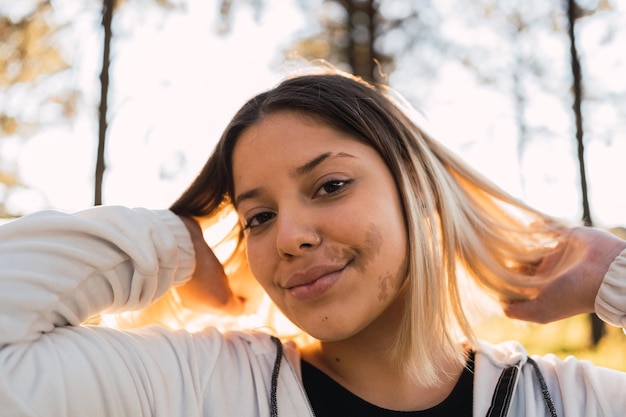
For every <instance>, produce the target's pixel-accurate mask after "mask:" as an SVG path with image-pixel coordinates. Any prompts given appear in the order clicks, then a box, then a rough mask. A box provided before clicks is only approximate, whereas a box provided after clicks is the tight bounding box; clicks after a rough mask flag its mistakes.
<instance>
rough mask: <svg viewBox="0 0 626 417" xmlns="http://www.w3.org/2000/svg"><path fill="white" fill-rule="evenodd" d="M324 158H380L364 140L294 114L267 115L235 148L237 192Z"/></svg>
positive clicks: (243, 136) (234, 171)
mask: <svg viewBox="0 0 626 417" xmlns="http://www.w3.org/2000/svg"><path fill="white" fill-rule="evenodd" d="M324 154H329V155H338V154H350V155H354V156H355V157H359V158H365V159H367V158H373V157H374V158H375V157H377V153H376V151H375V150H374V149H373V148H372V147H370V146H369V145H367V144H366V143H364V142H363V141H362V140H359V139H357V138H355V137H354V136H351V135H349V134H346V133H343V132H341V131H339V130H337V129H334V128H332V127H330V126H329V125H327V124H326V123H323V122H320V121H318V120H316V119H314V118H312V117H308V116H305V115H302V114H299V113H294V112H280V113H274V114H271V115H268V116H266V117H264V118H263V119H261V120H260V121H258V122H256V123H255V124H253V125H252V126H250V127H248V128H247V129H246V130H244V132H243V133H242V134H241V136H240V137H239V138H238V140H237V143H236V144H235V147H234V149H233V156H232V169H233V181H234V185H235V188H239V187H238V186H240V185H241V184H242V183H247V182H249V181H253V180H267V179H270V178H271V175H273V174H276V173H277V171H279V170H282V171H288V170H291V171H294V170H297V168H298V167H302V166H303V164H306V163H308V162H311V161H313V160H314V159H315V158H318V157H320V156H321V155H324ZM272 171H275V172H274V173H272ZM268 174H269V175H268Z"/></svg>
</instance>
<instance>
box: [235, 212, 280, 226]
mask: <svg viewBox="0 0 626 417" xmlns="http://www.w3.org/2000/svg"><path fill="white" fill-rule="evenodd" d="M274 216H275V214H274V213H270V212H267V211H265V212H263V213H259V214H255V215H254V216H252V217H250V218H248V219H246V224H245V226H244V227H243V228H244V230H247V229H253V228H255V227H257V226H261V225H262V224H263V223H265V222H267V221H269V220H272V219H273V218H274Z"/></svg>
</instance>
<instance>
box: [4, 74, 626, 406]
mask: <svg viewBox="0 0 626 417" xmlns="http://www.w3.org/2000/svg"><path fill="white" fill-rule="evenodd" d="M392 97H393V96H392V95H391V94H389V92H388V91H386V90H385V89H384V88H383V87H377V86H373V85H369V84H366V83H364V82H362V81H361V80H359V79H356V78H354V77H350V76H347V75H345V74H338V73H322V74H309V75H299V76H295V77H291V78H288V79H286V80H285V81H284V82H282V83H281V84H279V85H278V86H277V87H275V88H274V89H272V90H269V91H267V92H265V93H262V94H260V95H258V96H256V97H254V98H253V99H251V100H250V101H249V102H247V103H246V104H245V105H244V106H243V107H242V109H241V110H240V111H239V112H238V113H237V114H236V115H235V117H234V118H233V120H232V121H231V123H230V124H229V125H228V127H227V128H226V130H225V132H224V134H223V136H222V138H221V139H220V141H219V143H218V144H217V147H216V149H215V151H214V153H213V154H212V155H211V157H210V158H209V160H208V162H207V164H206V166H205V167H204V168H203V170H202V172H201V173H200V174H199V176H198V177H197V179H196V180H195V181H194V183H193V184H192V185H191V186H190V188H189V189H188V190H187V191H186V192H185V193H184V194H183V195H182V196H181V198H180V199H179V200H178V201H177V202H176V203H174V205H173V206H172V207H171V208H170V210H162V211H149V210H144V209H133V210H131V209H126V208H122V207H98V208H92V209H89V210H86V211H83V212H80V213H76V214H72V215H69V214H62V213H58V212H42V213H37V214H34V215H30V216H27V217H25V218H22V219H20V220H17V221H14V222H12V223H9V224H8V225H5V226H3V227H2V228H0V298H1V299H0V345H1V346H2V349H1V351H0V366H1V367H2V368H1V372H0V375H1V377H0V415H2V416H22V415H24V416H31V415H32V416H43V415H50V416H65V415H71V416H74V415H76V416H78V415H80V416H84V415H89V416H98V415H102V416H185V417H188V416H214V415H215V416H217V415H220V416H221V415H227V416H290V417H293V416H313V415H315V416H318V417H322V416H345V415H358V416H396V415H397V416H404V417H406V416H448V415H467V416H472V415H473V416H486V415H490V416H491V415H498V416H505V415H508V416H528V415H532V416H544V415H545V416H555V415H558V416H569V417H572V416H581V417H582V416H585V417H589V416H623V415H624V410H625V409H626V398H625V397H624V395H623V393H624V392H626V375H625V374H623V373H620V372H617V371H613V370H608V369H601V368H596V367H594V366H592V365H590V364H589V363H587V362H581V361H576V360H573V359H568V360H565V361H560V360H558V359H556V358H555V357H553V356H546V357H534V358H530V357H529V356H528V355H527V354H526V353H525V351H524V350H523V348H522V347H521V346H519V345H518V344H515V343H504V344H500V345H489V344H485V343H482V342H480V341H478V340H476V338H475V336H474V335H473V332H472V326H471V321H470V320H469V318H468V312H467V310H468V308H469V307H468V306H469V302H470V301H471V300H468V299H467V298H468V297H466V295H467V294H468V292H467V287H468V285H470V284H469V283H470V282H472V283H474V284H477V285H478V287H480V288H482V289H483V290H484V291H485V292H487V293H489V294H491V295H492V296H493V297H495V298H496V299H497V300H499V301H500V302H501V304H502V306H503V309H504V312H505V313H506V314H508V315H509V316H511V317H515V318H519V319H524V320H530V321H536V322H548V321H552V320H558V319H561V318H565V317H569V316H571V315H574V314H578V313H584V312H590V311H595V312H597V313H598V314H599V315H600V316H601V317H602V318H603V319H604V320H605V321H607V322H609V323H611V324H613V325H616V326H622V327H624V323H626V242H624V241H622V240H620V239H618V238H616V237H614V236H612V235H610V234H608V233H604V232H602V231H600V230H597V229H592V228H570V227H568V226H567V225H565V224H564V223H562V222H559V221H558V220H555V219H552V218H549V217H548V216H545V215H542V214H541V213H539V212H537V211H535V210H533V209H531V208H529V207H527V206H525V205H524V204H522V203H520V202H518V201H517V200H515V199H514V198H512V197H510V196H509V195H507V194H506V193H504V192H503V191H501V190H500V189H498V188H497V187H495V186H494V185H493V184H491V183H490V182H489V181H487V180H486V179H484V178H482V177H480V176H479V175H478V174H476V172H474V171H473V170H471V169H470V168H468V167H467V166H466V165H465V164H463V163H462V162H461V161H460V160H458V159H457V158H456V157H455V156H454V155H453V154H451V153H450V152H449V151H447V150H446V149H445V148H444V147H442V146H441V145H440V144H439V143H438V142H436V141H435V140H434V139H433V138H432V137H431V136H430V135H429V134H428V132H427V131H425V129H424V128H423V126H418V125H417V124H416V121H415V120H413V119H412V117H409V114H410V110H409V109H406V108H404V107H403V104H402V103H400V102H399V101H398V100H397V99H394V98H392ZM232 213H235V214H236V216H237V218H238V221H237V222H236V223H235V224H234V225H232V230H231V231H230V233H228V234H227V235H226V237H225V238H224V240H225V241H227V242H232V241H235V242H236V244H237V245H236V247H235V249H234V250H232V254H231V256H230V257H229V258H228V259H226V260H224V261H223V262H220V261H219V260H218V258H217V257H216V256H215V254H214V252H216V249H217V246H219V245H216V247H213V248H210V247H209V246H208V245H207V243H206V241H205V239H204V236H203V229H204V228H206V227H209V226H211V225H214V224H219V223H220V222H222V223H223V222H226V220H225V219H229V218H230V217H229V215H230V214H232ZM258 284H260V285H258ZM164 295H167V297H164ZM266 296H269V298H270V299H271V300H272V302H273V303H274V304H275V305H276V306H277V307H278V309H279V310H280V311H281V312H282V314H284V316H286V317H287V318H288V319H289V320H290V321H291V322H293V323H294V324H295V325H296V326H297V327H298V328H299V329H301V331H302V333H303V334H304V335H305V336H306V337H300V338H298V339H297V343H293V342H292V341H288V340H286V339H285V338H283V340H282V341H281V339H280V337H277V336H281V335H280V334H278V332H277V331H275V330H273V329H271V328H263V329H259V328H252V329H241V331H219V330H217V329H216V328H215V327H207V328H205V329H203V330H201V331H196V332H189V331H185V330H178V331H174V330H171V329H168V328H166V327H164V326H157V325H146V326H142V327H140V328H134V329H126V330H117V329H111V328H107V327H104V326H87V325H83V324H81V323H83V322H84V321H85V320H87V319H88V318H89V317H92V316H94V315H98V314H102V313H122V312H128V311H131V310H140V312H139V313H138V314H137V315H136V316H139V317H142V316H143V319H144V321H146V322H148V323H149V322H150V320H151V319H150V318H148V319H146V318H145V316H146V315H148V316H149V315H152V316H157V315H158V316H159V321H161V322H167V321H166V319H165V318H164V313H163V309H161V310H159V309H158V308H155V306H158V305H159V303H162V302H163V300H166V299H168V300H172V299H174V300H176V301H177V302H178V303H180V304H181V305H183V306H185V307H187V308H188V309H195V310H198V311H209V310H212V311H215V310H224V311H225V312H227V313H228V314H235V315H236V314H242V313H244V314H247V313H249V312H251V311H254V310H257V309H259V308H260V307H259V306H260V305H262V304H263V299H264V297H266ZM168 297H169V298H168ZM158 300H160V301H158ZM166 313H167V312H166ZM122 314H126V313H122ZM251 327H258V326H251Z"/></svg>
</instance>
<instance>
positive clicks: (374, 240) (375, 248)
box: [365, 224, 384, 256]
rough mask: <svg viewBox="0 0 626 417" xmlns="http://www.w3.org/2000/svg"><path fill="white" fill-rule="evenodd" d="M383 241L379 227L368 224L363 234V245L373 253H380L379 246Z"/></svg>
mask: <svg viewBox="0 0 626 417" xmlns="http://www.w3.org/2000/svg"><path fill="white" fill-rule="evenodd" d="M383 241H384V239H383V234H382V232H381V231H380V229H379V228H378V227H376V225H374V224H370V227H369V229H368V230H367V233H366V235H365V245H366V247H367V248H368V249H369V250H370V251H371V252H372V254H373V255H376V256H378V255H380V248H381V247H382V246H383Z"/></svg>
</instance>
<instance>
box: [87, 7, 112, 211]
mask: <svg viewBox="0 0 626 417" xmlns="http://www.w3.org/2000/svg"><path fill="white" fill-rule="evenodd" d="M115 4H116V0H103V2H102V31H103V32H104V36H103V46H102V67H101V70H100V107H99V108H98V150H97V152H96V171H95V179H94V200H93V203H94V205H96V206H99V205H101V204H102V181H103V179H104V170H105V167H106V165H105V162H104V151H105V148H106V135H107V117H108V111H107V110H108V96H109V65H110V62H111V37H112V36H113V31H112V29H111V25H112V22H113V10H114V9H115Z"/></svg>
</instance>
